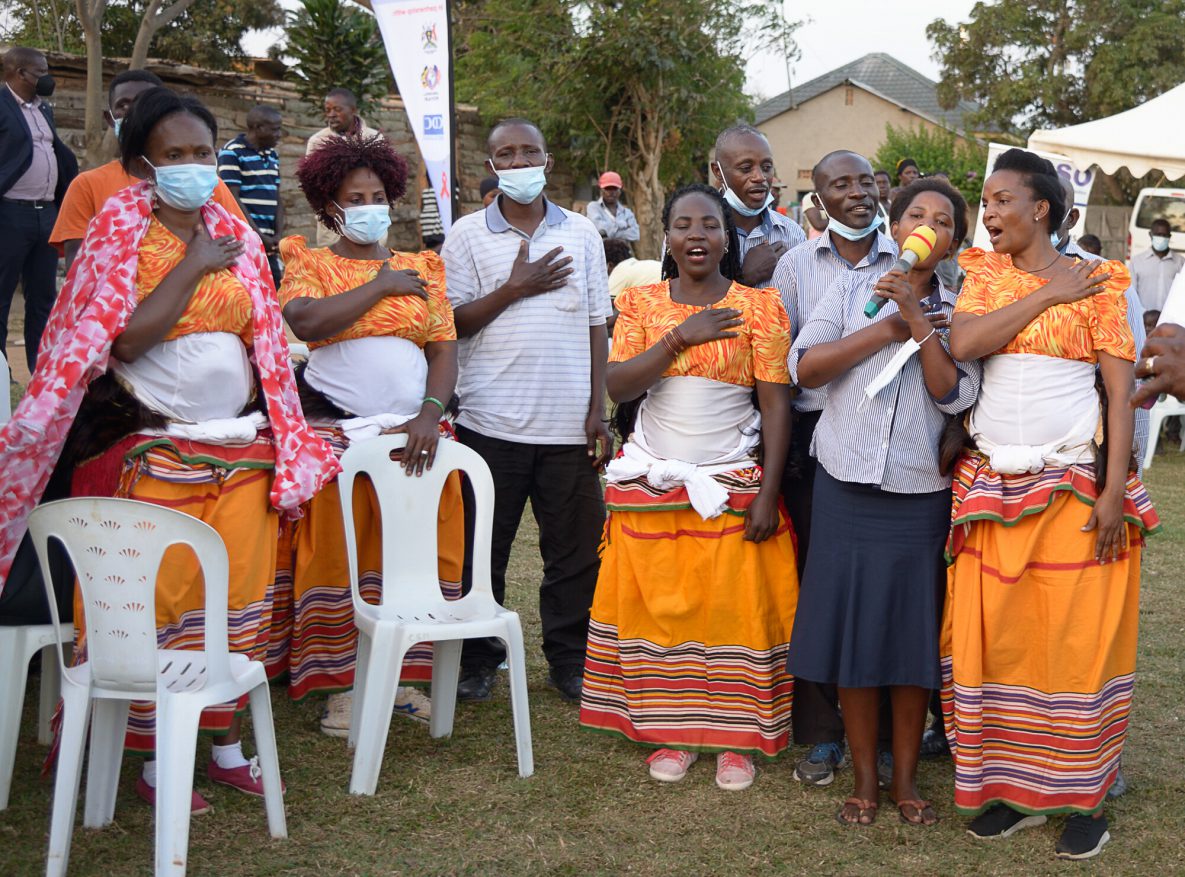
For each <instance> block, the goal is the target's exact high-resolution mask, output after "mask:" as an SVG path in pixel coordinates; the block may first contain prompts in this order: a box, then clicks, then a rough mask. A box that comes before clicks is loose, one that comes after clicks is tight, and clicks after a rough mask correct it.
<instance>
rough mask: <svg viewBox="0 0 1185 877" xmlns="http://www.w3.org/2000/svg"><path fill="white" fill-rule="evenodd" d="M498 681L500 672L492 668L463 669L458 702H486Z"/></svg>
mask: <svg viewBox="0 0 1185 877" xmlns="http://www.w3.org/2000/svg"><path fill="white" fill-rule="evenodd" d="M497 681H498V671H497V670H495V669H494V668H492V667H489V668H487V667H462V668H461V678H460V680H459V681H458V682H457V700H468V701H476V702H479V703H480V702H481V701H486V700H489V699H490V692H492V691H493V690H494V683H495V682H497Z"/></svg>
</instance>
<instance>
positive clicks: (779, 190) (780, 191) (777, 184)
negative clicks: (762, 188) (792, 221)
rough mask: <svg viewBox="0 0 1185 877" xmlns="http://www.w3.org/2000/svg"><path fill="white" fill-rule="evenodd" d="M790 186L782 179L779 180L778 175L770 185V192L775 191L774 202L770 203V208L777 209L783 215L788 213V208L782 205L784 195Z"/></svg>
mask: <svg viewBox="0 0 1185 877" xmlns="http://www.w3.org/2000/svg"><path fill="white" fill-rule="evenodd" d="M788 188H789V187H788V186H787V185H786V184H785V183H783V182H782V181H781V180H779V179H778V178H777V177H774V178H773V181H772V182H771V183H770V185H769V190H770V192H772V193H773V196H774V200H773V203H771V204H770V205H769V206H770V209H771V210H775V211H777V212H778V213H780V214H782V215H783V216H786V215H787V214H786V208H785V207H784V206H783V205H782V196H784V195H785V194H786V189H788Z"/></svg>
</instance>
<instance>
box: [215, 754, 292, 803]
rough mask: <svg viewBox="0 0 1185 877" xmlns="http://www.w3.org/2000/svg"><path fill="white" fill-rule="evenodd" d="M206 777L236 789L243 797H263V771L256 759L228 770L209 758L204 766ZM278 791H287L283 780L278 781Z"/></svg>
mask: <svg viewBox="0 0 1185 877" xmlns="http://www.w3.org/2000/svg"><path fill="white" fill-rule="evenodd" d="M206 776H208V777H209V778H210V780H211V781H212V782H215V783H221V784H222V785H224V786H230V787H231V788H232V789H238V790H239V791H240V792H242V793H243V794H245V795H254V796H255V797H257V798H262V797H263V771H262V770H261V769H260V767H259V758H258V757H256V758H252V759H251V761H250V762H248V763H247V764H244V765H241V766H239V767H229V768H227V767H219V766H218V762H216V761H215V760H214V759H212V758H211V759H210V763H209V764H208V765H206ZM280 791H281V792H286V791H288V789H287V787H286V786H285V785H284V781H283V780H281V781H280Z"/></svg>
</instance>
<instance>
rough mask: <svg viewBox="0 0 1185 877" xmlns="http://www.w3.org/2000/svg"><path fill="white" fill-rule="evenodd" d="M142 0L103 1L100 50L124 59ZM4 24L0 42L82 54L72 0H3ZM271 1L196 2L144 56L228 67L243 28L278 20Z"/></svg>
mask: <svg viewBox="0 0 1185 877" xmlns="http://www.w3.org/2000/svg"><path fill="white" fill-rule="evenodd" d="M147 6H148V2H147V0H109V2H108V4H107V9H106V12H105V14H104V16H103V26H102V31H101V32H102V35H103V52H104V54H106V55H109V56H112V57H117V58H127V57H130V56H131V54H132V46H133V45H134V44H135V42H136V32H137V31H138V30H139V27H140V20H141V19H142V18H143V16H144V10H145V9H146V8H147ZM0 9H2V10H3V13H5V14H6V15H7V18H8V21H9V24H10V28H9V29H8V30H7V32H5V33H3V34H2V35H0V36H3V38H4V40H5V41H7V42H12V43H19V44H21V45H27V46H35V47H37V48H41V49H47V50H50V51H58V52H74V53H78V54H81V53H84V52H85V51H86V48H85V46H84V45H83V37H82V26H81V25H80V24H79V22H78V17H77V16H76V15H75V13H74V0H3V2H0ZM283 22H284V11H283V9H282V8H281V7H280V4H279V3H278V2H277V0H251V2H247V3H243V2H237V0H199V2H197V3H194V4H193V5H192V6H191V7H189V8H188V9H187V10H185V11H184V12H183V13H181V15H180V16H178V17H177V19H176V20H175V21H173V22H171V23H170V24H168V25H166V26H165V27H164V28H162V29H161V30H160V32H158V33H157V34H156V37H155V39H154V40H153V43H152V50H151V52H150V56H151V57H153V58H164V59H166V60H170V61H177V62H180V63H184V64H193V65H195V66H197V67H206V68H209V69H212V70H228V69H231V68H232V67H233V66H234V65H235V64H236V63H237V62H239V61H242V60H243V59H244V58H245V57H246V55H245V53H244V52H243V49H242V46H241V41H242V39H243V35H244V34H246V32H247V31H249V30H257V29H263V28H269V27H276V26H277V25H280V24H283Z"/></svg>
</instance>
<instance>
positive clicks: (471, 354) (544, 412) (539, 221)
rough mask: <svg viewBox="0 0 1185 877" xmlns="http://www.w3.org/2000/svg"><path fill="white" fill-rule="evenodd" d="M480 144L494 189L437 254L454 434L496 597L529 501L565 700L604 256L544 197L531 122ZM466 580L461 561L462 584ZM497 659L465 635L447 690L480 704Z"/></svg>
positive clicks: (603, 339) (579, 614)
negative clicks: (490, 509) (481, 464)
mask: <svg viewBox="0 0 1185 877" xmlns="http://www.w3.org/2000/svg"><path fill="white" fill-rule="evenodd" d="M488 146H489V153H490V157H489V159H488V161H487V164H488V166H489V169H490V170H491V171H493V172H494V173H495V174H497V176H498V188H499V190H500V191H501V193H502V194H501V195H499V196H498V198H497V199H496V200H495V201H493V202H491V203H490V205H489V206H488V207H486V209H485V210H484V211H482V212H480V213H474V214H471V215H469V216H465V217H462V218H461V219H460V220H458V221H457V223H456V224H455V225H453V227H452V231H451V232H450V233H449V235H448V237H447V238H446V239H445V244H444V250H443V252H442V254H441V255H442V256H443V257H444V263H445V271H446V276H447V278H448V297H449V301H451V302H452V305H453V315H454V319H455V320H456V325H457V336H458V338H459V339H460V344H459V359H460V378H459V380H458V382H457V394H458V395H459V396H460V400H461V407H460V414H459V415H458V417H457V436H458V438H460V440H461V441H462V442H463V443H465V444H466V445H468V446H469V447H471V448H473V449H474V450H476V451H477V452H478V453H479V454H481V456H482V458H483V459H484V460H485V461H486V463H487V464H488V465H489V467H490V470H491V472H492V473H493V476H494V491H495V500H494V533H493V545H492V549H491V552H492V556H491V563H490V566H491V576H492V579H493V588H494V596H495V597H496V598H497V599H498V602H499V603H501V602H504V600H505V593H506V563H507V561H508V560H509V559H510V549H511V546H512V545H513V543H514V537H515V535H516V534H517V532H518V525H519V521H520V520H521V518H522V514H523V509H524V508H525V506H526V502H527V500H528V499H529V500H530V501H531V511H532V512H533V513H534V515H535V521H536V523H538V525H539V551H540V554H541V555H542V557H543V582H542V583H541V584H540V586H539V614H540V617H541V620H542V624H543V652H544V655H545V656H546V657H547V661H548V664H549V665H550V666H551V673H550V677H549V678H550V682H551V684H552V685H554V686H555V687H556V688H557V689H559V691H560V693H561V694H562V695H563V696H564V697H565V698H566V699H567V700H570V701H577V702H578V701H579V700H580V691H581V682H582V677H583V671H584V651H585V645H586V641H587V638H588V613H589V608H590V607H591V606H592V597H593V590H594V589H595V587H596V581H597V572H598V570H599V568H600V560H599V558H598V556H597V548H598V545H599V543H600V538H601V531H602V529H603V527H604V523H605V506H604V501H603V499H602V496H601V485H600V480H599V479H598V477H597V473H598V472H599V471H600V469H601V468H602V467H603V466H604V464H605V463H606V462H607V461H608V458H609V455H610V453H611V451H612V442H611V440H610V438H609V431H608V428H607V426H606V424H605V419H604V389H605V364H606V360H607V358H608V350H609V342H608V335H607V333H606V329H605V323H606V321H607V320H608V318H609V316H610V315H611V314H612V312H613V311H612V306H611V305H610V302H609V291H608V283H607V280H608V278H607V272H606V270H605V253H604V248H603V246H602V244H601V237H600V235H599V234H598V233H597V230H596V228H595V227H594V226H593V224H592V223H591V222H590V221H589V220H588V219H586V218H585V217H583V216H580V215H578V214H576V213H572V212H571V211H568V210H564V209H563V208H561V207H559V206H557V205H555V204H552V203H551V202H550V201H548V200H547V199H546V198H545V197H543V187H544V186H545V185H546V176H547V172H548V171H550V170H551V167H552V157H551V155H549V154H548V152H547V144H546V143H545V141H544V138H543V134H542V133H541V132H540V131H539V129H538V128H537V127H536V126H535V125H533V124H532V123H530V122H528V121H526V120H525V119H507V120H505V121H502V122H499V123H498V124H497V125H495V126H494V128H493V130H491V131H490V136H489V141H488ZM466 512H467V514H468V513H469V512H470V509H468V508H466ZM468 542H471V540H467V543H468ZM467 547H468V545H467ZM470 576H471V569H470V562H469V557H468V556H467V557H466V564H465V572H464V586H465V588H466V590H467V589H468V587H469V584H470V582H471V578H470ZM504 657H505V652H504V650H503V648H502V645H501V643H499V642H497V641H496V640H466V642H465V648H464V651H463V652H462V658H461V681H460V684H459V685H458V687H457V695H458V697H459V698H461V699H462V700H486V699H487V698H488V697H489V696H490V690H491V688H492V687H493V685H494V682H495V680H496V678H497V676H496V673H495V671H496V670H497V667H498V665H499V664H500V663H501V662H502V660H503V658H504Z"/></svg>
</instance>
